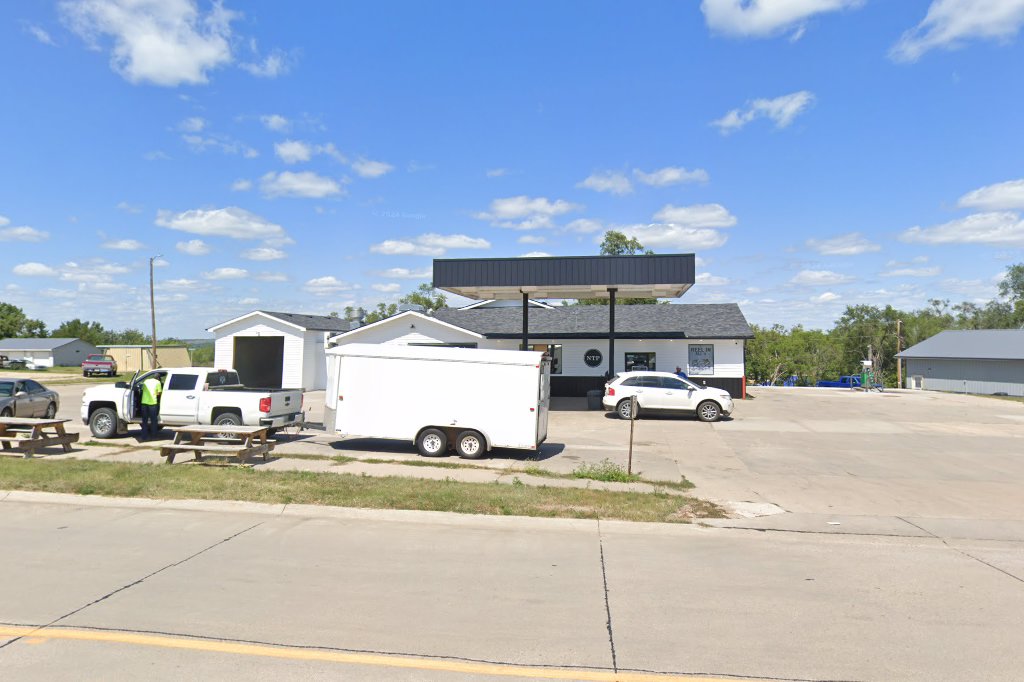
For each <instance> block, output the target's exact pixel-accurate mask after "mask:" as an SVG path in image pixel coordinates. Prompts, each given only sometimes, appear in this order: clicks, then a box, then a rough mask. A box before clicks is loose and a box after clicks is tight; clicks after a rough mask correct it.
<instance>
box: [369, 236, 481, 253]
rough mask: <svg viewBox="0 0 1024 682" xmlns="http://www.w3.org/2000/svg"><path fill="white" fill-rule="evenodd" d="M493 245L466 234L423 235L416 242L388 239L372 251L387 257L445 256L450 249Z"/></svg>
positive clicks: (375, 246) (371, 248) (374, 246)
mask: <svg viewBox="0 0 1024 682" xmlns="http://www.w3.org/2000/svg"><path fill="white" fill-rule="evenodd" d="M489 248H491V243H490V242H489V241H487V240H486V239H482V238H479V237H468V236H466V235H464V234H450V235H440V234H433V233H431V234H423V235H420V236H418V237H416V238H415V239H414V240H412V241H409V240H404V239H387V240H385V241H383V242H380V243H379V244H373V245H372V246H371V247H370V251H372V252H373V253H380V254H383V255H386V256H402V255H408V256H443V255H444V254H445V252H446V251H447V250H448V249H489Z"/></svg>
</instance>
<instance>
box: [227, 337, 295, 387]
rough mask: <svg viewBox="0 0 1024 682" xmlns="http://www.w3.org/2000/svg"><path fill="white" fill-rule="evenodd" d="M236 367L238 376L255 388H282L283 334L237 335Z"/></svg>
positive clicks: (244, 382) (235, 339) (247, 384)
mask: <svg viewBox="0 0 1024 682" xmlns="http://www.w3.org/2000/svg"><path fill="white" fill-rule="evenodd" d="M234 341H235V361H234V364H235V367H234V369H235V370H237V371H238V378H239V379H240V380H241V381H242V383H243V384H245V385H246V386H252V387H253V388H282V386H281V377H282V375H283V374H284V337H283V336H236V337H235V338H234Z"/></svg>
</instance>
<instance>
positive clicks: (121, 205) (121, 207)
mask: <svg viewBox="0 0 1024 682" xmlns="http://www.w3.org/2000/svg"><path fill="white" fill-rule="evenodd" d="M116 208H117V210H118V211H124V212H125V213H142V207H141V206H139V205H138V204H129V203H128V202H127V201H121V202H118V204H117V206H116Z"/></svg>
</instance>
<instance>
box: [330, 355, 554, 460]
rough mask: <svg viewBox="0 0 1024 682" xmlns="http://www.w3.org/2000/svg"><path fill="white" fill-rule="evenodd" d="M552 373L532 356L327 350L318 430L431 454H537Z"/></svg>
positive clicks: (543, 360)
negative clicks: (519, 451) (499, 450)
mask: <svg viewBox="0 0 1024 682" xmlns="http://www.w3.org/2000/svg"><path fill="white" fill-rule="evenodd" d="M550 381H551V369H550V362H549V359H548V358H547V357H546V356H545V355H544V354H543V353H539V352H535V351H514V350H483V349H476V348H447V347H437V346H400V345H387V344H385V345H376V344H362V343H352V344H347V345H344V346H338V347H335V348H329V349H327V392H326V394H325V396H324V428H325V429H326V430H327V431H328V432H329V433H335V434H338V435H343V436H349V437H362V438H391V439H397V440H408V441H410V442H412V443H415V445H416V447H417V448H418V449H419V451H420V454H422V455H425V456H428V457H435V456H441V455H444V454H446V453H447V452H448V450H449V449H452V450H454V451H455V452H456V453H457V454H458V455H460V456H461V457H465V458H467V459H477V458H479V457H482V456H483V455H484V453H485V452H488V451H490V450H491V449H492V448H516V449H523V450H536V449H537V448H538V447H540V444H541V443H543V442H544V440H545V439H546V438H547V435H548V405H549V402H550V389H549V386H550Z"/></svg>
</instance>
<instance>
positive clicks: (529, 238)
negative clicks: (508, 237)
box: [516, 234, 547, 244]
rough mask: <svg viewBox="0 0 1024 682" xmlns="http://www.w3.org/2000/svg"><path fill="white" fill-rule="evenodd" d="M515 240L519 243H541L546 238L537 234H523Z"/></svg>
mask: <svg viewBox="0 0 1024 682" xmlns="http://www.w3.org/2000/svg"><path fill="white" fill-rule="evenodd" d="M516 241H517V242H519V243H520V244H543V243H545V242H546V241H547V238H546V237H544V236H542V235H539V234H524V235H523V236H521V237H520V238H519V239H517V240H516Z"/></svg>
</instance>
